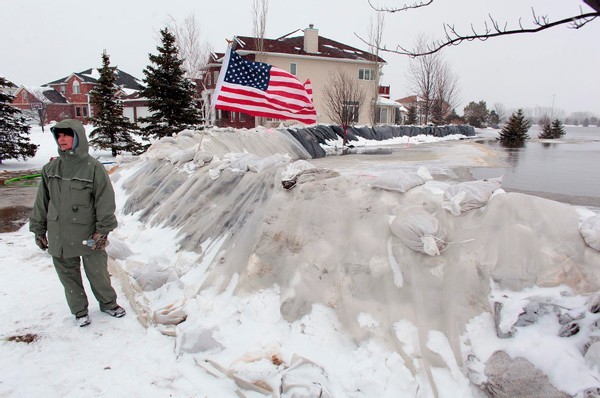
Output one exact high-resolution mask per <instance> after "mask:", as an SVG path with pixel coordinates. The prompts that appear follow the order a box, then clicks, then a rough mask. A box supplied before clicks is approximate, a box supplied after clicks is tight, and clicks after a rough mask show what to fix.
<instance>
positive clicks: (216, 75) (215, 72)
mask: <svg viewBox="0 0 600 398" xmlns="http://www.w3.org/2000/svg"><path fill="white" fill-rule="evenodd" d="M218 81H219V71H218V70H216V71H214V72H213V81H212V84H213V86H216V85H217V82H218Z"/></svg>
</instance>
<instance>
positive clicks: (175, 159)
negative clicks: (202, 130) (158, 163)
mask: <svg viewBox="0 0 600 398" xmlns="http://www.w3.org/2000/svg"><path fill="white" fill-rule="evenodd" d="M197 148H198V145H196V146H194V147H191V148H186V149H180V150H178V151H175V152H172V153H170V154H169V155H168V156H167V160H168V161H169V162H171V164H176V165H181V164H183V163H186V162H190V161H192V160H193V159H194V156H195V155H196V149H197Z"/></svg>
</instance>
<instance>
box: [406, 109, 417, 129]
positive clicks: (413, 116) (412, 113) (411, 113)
mask: <svg viewBox="0 0 600 398" xmlns="http://www.w3.org/2000/svg"><path fill="white" fill-rule="evenodd" d="M406 124H408V125H414V124H417V107H416V106H415V105H411V106H409V107H408V113H407V114H406Z"/></svg>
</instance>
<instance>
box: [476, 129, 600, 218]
mask: <svg viewBox="0 0 600 398" xmlns="http://www.w3.org/2000/svg"><path fill="white" fill-rule="evenodd" d="M565 132H566V134H565V135H564V136H563V137H562V138H561V139H559V140H544V141H543V142H541V141H538V140H537V136H538V134H539V133H540V128H539V127H538V126H533V127H532V128H530V129H529V132H528V134H529V137H530V138H531V139H530V140H527V142H526V144H525V146H524V147H522V148H504V147H502V146H501V145H500V144H499V143H498V141H496V140H495V139H494V138H490V139H483V140H481V141H478V142H482V143H485V144H486V145H490V146H493V147H494V148H495V149H497V150H501V151H504V152H505V153H506V154H507V163H508V165H507V167H502V168H472V169H470V170H469V171H470V173H471V174H472V176H473V178H475V179H485V178H491V177H499V176H502V177H503V179H502V187H503V188H504V189H505V190H507V191H520V192H527V193H535V194H538V196H544V197H547V198H549V199H554V200H559V201H562V202H566V203H571V204H575V205H585V206H592V207H600V127H571V126H568V127H565Z"/></svg>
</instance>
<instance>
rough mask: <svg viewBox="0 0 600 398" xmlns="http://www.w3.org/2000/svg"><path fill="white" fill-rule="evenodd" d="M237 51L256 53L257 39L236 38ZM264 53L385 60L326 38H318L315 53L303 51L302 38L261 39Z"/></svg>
mask: <svg viewBox="0 0 600 398" xmlns="http://www.w3.org/2000/svg"><path fill="white" fill-rule="evenodd" d="M236 39H237V40H236V42H237V47H236V48H235V49H236V50H237V51H242V50H243V51H249V52H257V51H258V39H257V38H255V37H249V36H237V37H236ZM263 48H264V50H263V51H264V52H268V53H279V54H293V55H304V56H309V57H325V58H337V59H347V60H357V61H371V62H382V63H385V60H384V59H383V58H381V57H379V56H377V55H375V54H371V53H369V52H367V51H363V50H360V49H358V48H355V47H352V46H349V45H346V44H343V43H340V42H338V41H335V40H331V39H328V38H327V37H323V36H319V48H318V52H317V53H308V52H306V51H304V36H296V37H286V36H284V37H281V38H279V39H263Z"/></svg>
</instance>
